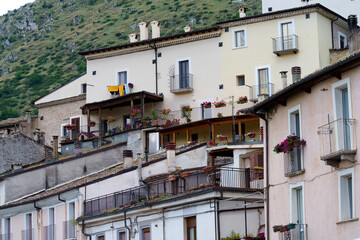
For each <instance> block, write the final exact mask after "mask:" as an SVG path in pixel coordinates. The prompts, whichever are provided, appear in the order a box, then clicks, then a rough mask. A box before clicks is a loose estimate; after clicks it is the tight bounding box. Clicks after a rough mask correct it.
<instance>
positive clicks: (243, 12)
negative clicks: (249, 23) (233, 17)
mask: <svg viewBox="0 0 360 240" xmlns="http://www.w3.org/2000/svg"><path fill="white" fill-rule="evenodd" d="M238 12H239V17H240V18H243V17H246V7H244V6H240V7H239V8H238Z"/></svg>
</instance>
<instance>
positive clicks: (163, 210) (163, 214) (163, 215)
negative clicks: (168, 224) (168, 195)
mask: <svg viewBox="0 0 360 240" xmlns="http://www.w3.org/2000/svg"><path fill="white" fill-rule="evenodd" d="M162 219H163V240H165V209H164V208H163V209H162Z"/></svg>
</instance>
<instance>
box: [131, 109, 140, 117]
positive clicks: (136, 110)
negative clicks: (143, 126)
mask: <svg viewBox="0 0 360 240" xmlns="http://www.w3.org/2000/svg"><path fill="white" fill-rule="evenodd" d="M140 112H141V111H140V109H131V113H130V114H131V116H136V115H138V114H139V113H140Z"/></svg>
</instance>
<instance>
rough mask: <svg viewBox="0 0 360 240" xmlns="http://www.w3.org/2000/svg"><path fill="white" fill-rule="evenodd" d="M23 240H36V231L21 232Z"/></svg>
mask: <svg viewBox="0 0 360 240" xmlns="http://www.w3.org/2000/svg"><path fill="white" fill-rule="evenodd" d="M21 237H22V240H34V229H33V228H32V229H26V230H22V231H21Z"/></svg>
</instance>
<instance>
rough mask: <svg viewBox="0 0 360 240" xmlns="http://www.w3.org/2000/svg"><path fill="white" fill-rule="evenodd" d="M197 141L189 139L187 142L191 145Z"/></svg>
mask: <svg viewBox="0 0 360 240" xmlns="http://www.w3.org/2000/svg"><path fill="white" fill-rule="evenodd" d="M195 143H196V141H191V140H190V141H187V144H189V145H193V144H195Z"/></svg>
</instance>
